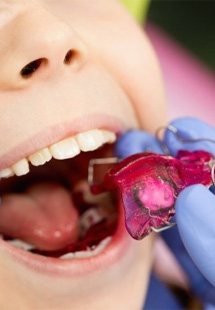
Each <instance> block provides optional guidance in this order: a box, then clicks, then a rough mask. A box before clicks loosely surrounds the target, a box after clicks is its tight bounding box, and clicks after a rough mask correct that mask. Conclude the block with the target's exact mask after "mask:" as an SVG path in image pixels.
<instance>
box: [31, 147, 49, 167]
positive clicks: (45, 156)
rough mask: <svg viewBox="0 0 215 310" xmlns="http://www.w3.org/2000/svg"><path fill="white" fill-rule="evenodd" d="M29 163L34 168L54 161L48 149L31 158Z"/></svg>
mask: <svg viewBox="0 0 215 310" xmlns="http://www.w3.org/2000/svg"><path fill="white" fill-rule="evenodd" d="M28 159H29V161H30V162H31V164H32V165H33V166H41V165H44V164H45V163H46V162H48V161H50V160H51V159H52V155H51V153H50V151H49V149H48V148H47V147H46V148H44V149H42V150H40V151H38V152H36V153H34V154H32V155H30V156H29V158H28Z"/></svg>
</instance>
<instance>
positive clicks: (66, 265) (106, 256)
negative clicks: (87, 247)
mask: <svg viewBox="0 0 215 310" xmlns="http://www.w3.org/2000/svg"><path fill="white" fill-rule="evenodd" d="M119 209H120V212H119V213H120V214H119V223H118V227H117V231H116V233H115V234H114V236H112V240H111V242H110V243H109V244H108V245H107V246H106V247H105V249H104V250H103V251H102V252H101V253H99V254H98V255H96V256H93V257H90V258H89V257H87V258H81V259H71V260H63V259H59V258H50V257H45V256H41V255H37V254H32V253H30V252H27V251H23V250H21V249H18V248H16V247H14V246H11V245H10V244H9V243H8V242H5V241H3V240H0V248H1V249H2V250H4V251H6V252H7V253H8V254H9V255H10V257H12V258H13V259H14V260H15V261H16V262H18V263H21V264H23V265H24V266H26V267H28V268H30V269H31V270H33V271H34V272H37V273H38V272H39V273H42V274H47V275H50V276H60V277H72V276H81V275H84V276H86V274H88V273H93V272H96V271H101V270H104V269H107V267H108V266H110V265H113V264H115V263H117V262H119V261H120V260H121V259H123V258H124V257H125V256H127V254H128V252H130V250H131V248H132V243H133V240H132V239H131V238H130V236H129V235H128V233H127V231H126V230H125V225H124V219H123V209H122V207H120V208H119Z"/></svg>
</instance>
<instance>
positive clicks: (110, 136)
mask: <svg viewBox="0 0 215 310" xmlns="http://www.w3.org/2000/svg"><path fill="white" fill-rule="evenodd" d="M102 134H103V137H104V140H105V142H106V143H113V142H115V141H116V134H115V133H114V132H111V131H107V130H102Z"/></svg>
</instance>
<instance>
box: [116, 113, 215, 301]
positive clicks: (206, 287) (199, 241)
mask: <svg viewBox="0 0 215 310" xmlns="http://www.w3.org/2000/svg"><path fill="white" fill-rule="evenodd" d="M171 125H173V126H174V127H175V128H177V129H178V131H179V133H180V136H182V137H183V138H184V139H189V140H190V139H197V138H205V137H206V138H210V139H213V140H215V128H213V127H212V126H209V125H208V124H206V123H203V122H201V121H199V120H197V119H194V118H181V119H177V120H175V121H174V122H172V123H171ZM164 142H165V144H166V145H167V146H168V148H169V149H170V152H171V154H172V155H175V154H176V153H177V151H178V150H179V149H188V150H199V149H205V150H207V151H210V152H211V153H213V154H214V155H215V144H212V143H209V142H202V141H201V142H198V143H186V144H184V143H181V141H179V140H178V139H177V138H176V136H175V135H174V134H173V133H171V132H170V131H166V133H165V137H164ZM145 150H147V151H148V150H152V151H154V152H159V153H161V149H160V147H159V144H158V143H157V141H156V139H155V138H154V137H153V136H152V135H150V134H147V133H145V132H141V131H131V132H129V133H127V134H125V135H124V136H122V137H121V138H120V140H119V142H118V144H117V147H116V153H117V155H118V156H119V157H121V158H123V157H126V156H129V155H131V154H132V153H139V152H143V151H145ZM213 208H214V209H215V196H214V195H213V194H211V193H210V192H209V190H208V189H207V188H205V187H203V186H200V185H196V186H192V187H190V188H187V189H185V190H184V191H183V192H182V193H181V194H180V195H179V197H178V199H177V202H176V222H177V224H178V228H179V231H180V235H181V238H182V240H183V242H184V245H185V247H186V248H187V251H188V252H189V254H190V256H191V257H192V259H193V261H194V262H195V264H196V266H197V267H198V268H199V270H201V273H200V272H199V270H198V268H196V266H195V265H194V264H193V262H192V260H191V259H190V256H189V255H188V254H187V251H186V250H185V248H184V246H183V245H182V244H181V241H180V237H179V234H178V231H177V228H174V232H175V238H174V237H173V234H172V232H173V231H172V230H168V231H166V232H165V233H164V234H163V235H164V238H165V240H166V242H167V244H168V245H169V246H170V248H171V249H172V250H173V252H174V254H175V255H176V258H177V259H178V261H179V262H180V263H181V265H182V267H183V268H184V270H185V272H186V273H188V277H189V280H190V283H191V287H192V289H193V291H194V292H195V293H196V294H198V295H199V296H200V297H201V299H202V300H203V301H205V302H208V303H214V304H215V288H214V285H215V253H213V252H214V251H213V249H214V248H215V225H214V223H215V212H212V210H213ZM214 211H215V210H214ZM199 215H200V216H199ZM190 222H192V225H188V223H190ZM200 224H201V225H200ZM209 261H210V262H209ZM202 274H203V275H204V276H205V277H206V279H208V280H209V281H210V282H211V283H212V285H211V284H210V283H209V282H208V281H207V280H206V279H205V277H204V276H203V275H202Z"/></svg>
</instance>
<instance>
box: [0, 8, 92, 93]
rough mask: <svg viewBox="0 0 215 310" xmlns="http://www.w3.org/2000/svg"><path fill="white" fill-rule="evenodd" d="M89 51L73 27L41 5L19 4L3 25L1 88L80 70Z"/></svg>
mask: <svg viewBox="0 0 215 310" xmlns="http://www.w3.org/2000/svg"><path fill="white" fill-rule="evenodd" d="M1 36H2V40H1ZM1 42H4V43H3V44H2V43H1ZM87 55H88V51H87V47H86V45H85V43H83V42H82V40H81V39H80V37H79V36H78V34H77V33H76V32H75V31H74V30H73V29H72V27H70V26H68V25H67V24H66V23H64V22H63V21H61V20H60V19H58V18H57V17H56V16H54V15H52V14H50V13H49V12H47V10H45V9H44V8H41V7H39V6H38V5H36V6H35V7H34V8H32V7H28V8H26V7H25V8H24V7H23V8H19V11H18V12H17V13H16V14H15V17H13V19H11V20H10V22H9V23H8V24H7V25H6V27H4V28H3V29H2V30H1V29H0V89H1V90H2V89H3V90H15V89H22V88H26V87H29V86H31V85H32V84H33V83H36V82H37V81H38V80H42V79H49V78H52V77H53V76H55V75H63V74H65V72H66V71H67V72H68V71H69V72H70V73H74V72H77V71H78V70H79V69H80V68H82V66H83V65H84V64H85V62H86V61H87V58H88V56H87Z"/></svg>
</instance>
